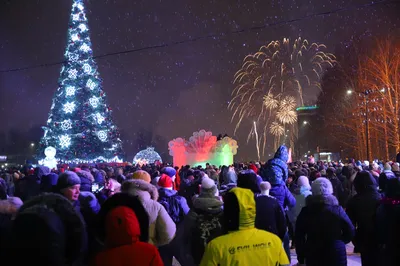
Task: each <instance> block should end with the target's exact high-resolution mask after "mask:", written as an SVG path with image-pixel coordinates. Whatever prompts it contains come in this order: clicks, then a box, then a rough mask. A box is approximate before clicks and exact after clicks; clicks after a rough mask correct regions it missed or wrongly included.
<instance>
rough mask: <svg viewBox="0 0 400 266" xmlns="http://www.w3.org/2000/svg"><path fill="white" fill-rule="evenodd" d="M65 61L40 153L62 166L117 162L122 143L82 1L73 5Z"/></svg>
mask: <svg viewBox="0 0 400 266" xmlns="http://www.w3.org/2000/svg"><path fill="white" fill-rule="evenodd" d="M67 42H68V43H67V47H66V50H65V54H64V57H65V61H64V63H63V66H62V68H61V72H60V78H59V81H58V89H57V91H56V93H55V95H54V97H53V102H52V105H51V109H50V113H49V117H48V120H47V126H46V127H43V129H44V136H43V137H42V139H41V142H40V147H39V158H43V157H44V155H43V152H44V149H45V148H46V147H49V146H50V147H54V148H56V150H57V155H56V158H57V159H59V160H60V161H62V162H66V163H70V162H76V163H78V162H97V161H106V162H111V161H120V158H122V142H121V139H120V138H119V132H118V129H117V127H116V126H115V125H114V123H113V120H112V117H111V108H110V107H109V106H108V105H107V103H106V93H105V92H104V91H103V90H102V85H101V79H100V76H99V73H98V71H97V65H96V63H95V61H94V59H93V53H92V48H91V42H90V37H89V27H88V20H87V18H86V15H85V8H84V4H83V0H73V5H72V12H71V17H70V21H69V28H68V40H67Z"/></svg>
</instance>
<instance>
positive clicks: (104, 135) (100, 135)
mask: <svg viewBox="0 0 400 266" xmlns="http://www.w3.org/2000/svg"><path fill="white" fill-rule="evenodd" d="M97 137H98V138H99V139H100V140H101V141H103V142H105V141H107V132H106V131H104V130H102V131H99V132H97Z"/></svg>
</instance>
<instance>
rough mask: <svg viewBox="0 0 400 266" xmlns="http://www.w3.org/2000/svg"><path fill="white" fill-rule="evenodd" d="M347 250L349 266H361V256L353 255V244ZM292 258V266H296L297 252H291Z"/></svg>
mask: <svg viewBox="0 0 400 266" xmlns="http://www.w3.org/2000/svg"><path fill="white" fill-rule="evenodd" d="M346 249H347V266H361V258H360V254H354V253H353V249H354V246H353V245H352V244H348V245H347V246H346ZM291 257H292V265H296V263H297V257H296V251H295V250H292V251H291Z"/></svg>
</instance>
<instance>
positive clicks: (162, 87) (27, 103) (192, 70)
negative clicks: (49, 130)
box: [0, 0, 400, 160]
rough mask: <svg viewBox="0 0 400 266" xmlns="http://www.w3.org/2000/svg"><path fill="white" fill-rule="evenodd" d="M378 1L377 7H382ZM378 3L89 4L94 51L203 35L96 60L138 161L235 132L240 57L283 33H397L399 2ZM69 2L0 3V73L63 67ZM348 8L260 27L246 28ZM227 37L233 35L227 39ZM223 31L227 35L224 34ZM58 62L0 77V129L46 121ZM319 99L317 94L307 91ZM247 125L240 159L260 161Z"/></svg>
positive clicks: (227, 0)
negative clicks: (208, 134) (176, 141)
mask: <svg viewBox="0 0 400 266" xmlns="http://www.w3.org/2000/svg"><path fill="white" fill-rule="evenodd" d="M376 2H377V1H376ZM369 3H372V1H371V0H369V1H367V0H353V1H351V0H331V1H328V0H274V1H267V0H252V1H250V0H248V1H245V0H241V1H239V0H170V1H166V0H159V1H155V0H143V1H134V0H88V1H85V4H86V6H85V7H86V14H87V18H88V20H89V26H90V31H91V40H92V48H93V53H94V55H95V56H96V55H102V54H108V53H114V52H120V51H126V50H131V49H139V48H143V47H149V46H157V45H161V44H165V43H174V42H179V41H184V40H188V39H192V38H196V37H201V36H207V35H213V34H216V35H220V37H214V38H202V39H199V40H197V41H194V42H187V43H182V44H177V45H168V46H167V47H162V48H155V49H145V50H142V51H138V52H132V53H124V54H120V55H114V56H107V57H102V58H98V59H96V61H97V64H98V66H99V72H100V75H101V77H102V78H103V89H104V90H105V91H106V92H107V94H108V103H109V104H110V106H111V108H112V109H113V111H114V113H113V116H114V120H115V123H116V124H117V126H119V128H120V130H121V134H122V140H123V141H124V149H125V152H126V154H127V155H128V159H131V158H132V157H133V156H134V154H135V153H136V152H137V151H139V150H140V149H141V148H146V147H145V146H146V145H149V146H150V145H153V146H155V147H156V149H158V151H159V152H160V154H161V155H162V156H163V157H164V159H166V158H168V156H167V154H168V150H167V143H168V141H169V140H171V139H173V138H176V137H179V136H183V137H186V138H187V139H188V138H189V137H190V136H191V135H192V133H193V132H194V131H198V130H199V129H206V130H210V131H212V132H213V133H214V135H217V134H218V133H227V134H229V135H231V136H232V134H233V128H234V124H231V123H230V118H231V112H230V111H228V110H227V105H228V102H229V100H230V94H231V92H232V90H233V85H232V79H233V75H234V73H235V72H236V71H237V70H238V69H239V68H240V66H241V63H242V60H243V58H244V57H245V56H246V55H247V54H249V53H254V52H256V51H257V50H258V48H259V47H260V46H261V45H264V44H267V43H269V42H270V41H272V40H278V39H279V40H282V38H284V37H288V38H290V39H292V40H293V39H295V38H297V37H299V36H300V37H302V38H305V39H308V40H309V41H310V42H318V43H324V44H326V45H327V46H328V49H327V51H329V52H335V50H336V49H338V48H340V47H343V46H345V45H349V43H351V40H352V39H353V38H355V37H356V36H360V35H361V36H364V37H365V38H368V37H381V36H387V35H388V34H392V35H393V34H396V35H397V36H399V30H398V28H399V25H400V16H399V14H400V4H399V3H397V4H393V3H390V4H382V5H376V6H373V7H367V8H362V9H353V8H351V9H350V8H349V7H351V6H354V5H360V4H369ZM71 4H72V1H71V0H8V1H4V0H0V25H1V26H0V71H3V70H8V69H15V68H21V67H22V68H23V67H29V66H37V65H42V64H47V63H53V62H61V61H62V60H63V54H64V50H65V45H66V39H67V27H68V22H69V15H70V11H71ZM338 8H345V10H343V11H340V12H338V13H334V14H328V15H325V16H317V17H311V18H307V19H303V20H301V21H297V22H293V23H288V24H285V25H279V26H273V27H265V28H264V29H261V30H245V31H244V32H243V33H239V34H230V33H229V32H232V31H237V30H240V29H246V28H251V27H255V26H262V25H265V24H271V23H275V22H279V21H288V20H293V19H296V18H301V17H306V16H309V15H311V14H314V13H321V12H326V11H331V10H336V9H338ZM222 33H226V34H222ZM221 34H222V35H221ZM60 68H61V65H53V66H46V67H37V68H31V69H27V70H21V71H13V72H2V73H0V110H1V115H0V125H1V127H0V131H4V132H9V131H10V130H11V129H18V130H23V131H27V130H29V129H30V128H32V127H39V126H41V125H45V123H46V120H47V115H48V112H49V110H50V105H51V98H52V96H53V94H54V92H55V90H56V89H57V81H58V78H59V72H60ZM309 97H310V98H315V97H316V96H315V95H310V96H309ZM248 130H249V129H248V128H245V129H241V130H239V132H238V134H237V136H235V138H236V139H237V140H238V144H239V153H238V156H237V157H236V159H238V160H242V159H243V160H244V159H255V157H256V150H255V145H254V143H253V142H254V141H253V142H251V143H250V144H249V145H247V144H246V137H247V133H248Z"/></svg>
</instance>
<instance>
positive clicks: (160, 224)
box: [121, 175, 176, 247]
mask: <svg viewBox="0 0 400 266" xmlns="http://www.w3.org/2000/svg"><path fill="white" fill-rule="evenodd" d="M134 176H135V175H134ZM138 176H140V175H138ZM121 191H122V192H125V193H129V194H131V195H135V196H138V197H139V200H140V201H141V202H142V204H143V207H144V208H145V209H146V211H147V214H148V215H149V223H150V225H149V243H151V244H153V245H155V246H157V247H160V246H163V245H166V244H168V243H170V242H171V241H172V239H173V238H174V236H175V233H176V225H175V223H174V221H173V220H172V219H171V217H170V216H169V215H168V213H167V211H166V210H165V208H164V207H163V206H162V205H161V204H160V203H158V202H157V200H158V191H157V188H156V187H155V186H153V185H152V184H150V178H149V179H147V178H146V180H144V179H131V180H126V181H125V182H124V183H123V184H122V187H121Z"/></svg>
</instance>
